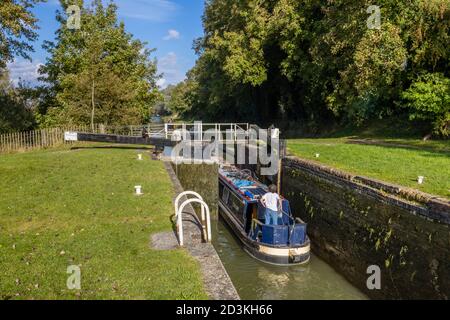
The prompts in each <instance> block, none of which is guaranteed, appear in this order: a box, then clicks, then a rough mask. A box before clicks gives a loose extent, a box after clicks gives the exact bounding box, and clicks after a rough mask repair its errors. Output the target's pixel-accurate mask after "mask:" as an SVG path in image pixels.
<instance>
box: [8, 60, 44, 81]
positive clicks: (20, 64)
mask: <svg viewBox="0 0 450 320" xmlns="http://www.w3.org/2000/svg"><path fill="white" fill-rule="evenodd" d="M41 65H42V63H41V62H40V61H34V62H30V61H28V60H23V59H20V60H15V61H14V62H12V63H9V64H8V69H9V76H10V78H11V81H12V82H13V83H14V84H15V85H17V84H18V83H19V80H22V81H25V82H28V83H30V84H31V85H36V84H38V80H37V78H38V77H39V73H38V70H39V67H40V66H41Z"/></svg>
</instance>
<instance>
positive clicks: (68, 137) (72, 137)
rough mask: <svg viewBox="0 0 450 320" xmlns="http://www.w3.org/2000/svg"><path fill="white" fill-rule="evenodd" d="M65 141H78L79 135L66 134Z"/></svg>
mask: <svg viewBox="0 0 450 320" xmlns="http://www.w3.org/2000/svg"><path fill="white" fill-rule="evenodd" d="M64 140H65V141H78V133H76V132H70V131H67V132H64Z"/></svg>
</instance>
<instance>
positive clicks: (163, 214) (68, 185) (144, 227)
mask: <svg viewBox="0 0 450 320" xmlns="http://www.w3.org/2000/svg"><path fill="white" fill-rule="evenodd" d="M136 153H137V152H136V151H135V150H126V149H124V150H121V149H82V150H73V151H67V150H60V151H39V152H31V153H24V154H11V155H0V192H1V198H0V298H1V299H54V298H55V299H80V298H81V299H203V298H207V297H206V294H205V292H204V289H203V286H202V281H201V275H200V271H199V267H198V264H197V263H196V262H195V261H194V260H193V259H192V258H191V257H190V256H189V255H188V254H187V252H186V251H184V250H183V249H177V250H172V251H156V250H152V249H151V248H150V236H151V234H152V233H155V232H159V231H162V230H170V229H171V223H170V220H169V217H170V215H171V214H172V210H173V209H172V204H171V199H172V195H173V190H172V186H171V183H170V180H169V177H168V175H167V173H166V171H165V170H164V167H163V165H162V163H161V162H157V161H151V160H150V159H149V157H144V161H136ZM137 184H139V185H142V186H143V191H144V193H145V194H144V195H143V196H140V197H137V196H135V195H134V194H133V192H134V186H135V185H137ZM70 265H79V266H80V268H81V287H82V288H81V290H80V291H77V290H68V289H67V286H66V281H67V277H68V276H69V275H68V274H67V273H66V271H67V267H68V266H70Z"/></svg>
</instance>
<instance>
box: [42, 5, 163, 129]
mask: <svg viewBox="0 0 450 320" xmlns="http://www.w3.org/2000/svg"><path fill="white" fill-rule="evenodd" d="M61 5H62V8H63V10H64V11H63V13H61V12H59V13H58V14H57V20H58V21H60V23H61V25H60V28H59V30H58V31H57V39H56V43H51V42H47V43H46V44H45V47H46V48H47V50H48V51H49V53H50V58H49V59H48V60H47V61H46V64H45V65H44V66H43V67H42V68H41V70H40V72H41V74H42V80H44V81H45V82H47V90H46V92H47V94H46V97H45V101H44V103H45V104H44V105H45V107H44V108H42V112H43V113H45V114H46V117H44V123H45V124H47V125H49V124H52V125H55V124H63V123H72V124H93V123H94V122H96V123H104V124H130V123H141V122H143V121H144V119H145V118H147V117H148V115H149V114H150V111H151V110H150V108H151V106H152V105H153V104H154V101H155V100H156V97H157V96H158V93H157V87H156V80H157V79H158V76H157V74H156V63H155V62H154V61H150V60H149V56H150V54H151V52H152V50H149V49H146V48H145V45H146V44H145V43H142V42H140V41H139V40H135V39H133V38H132V35H131V34H129V33H127V32H126V31H125V25H124V24H123V23H119V22H118V19H117V7H116V6H115V5H114V4H113V3H109V4H108V5H107V6H103V4H102V1H101V0H96V1H93V3H92V7H91V8H86V7H83V1H81V0H80V1H78V5H79V6H80V7H81V8H82V10H81V29H80V30H69V29H68V28H67V26H66V16H65V13H64V12H65V9H66V8H67V5H66V4H65V1H61Z"/></svg>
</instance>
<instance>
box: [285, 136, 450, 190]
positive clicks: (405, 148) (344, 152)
mask: <svg viewBox="0 0 450 320" xmlns="http://www.w3.org/2000/svg"><path fill="white" fill-rule="evenodd" d="M349 142H351V139H348V138H334V139H293V140H289V142H288V150H289V152H290V153H292V154H294V155H297V156H299V157H301V158H305V159H310V160H315V161H319V162H321V163H324V164H327V165H330V166H333V167H335V168H338V169H341V170H345V171H348V172H350V173H353V174H357V175H363V176H367V177H372V178H375V179H379V180H385V181H387V182H391V183H395V184H399V185H402V186H406V187H410V188H414V189H418V190H421V191H423V192H427V193H431V194H436V195H440V196H444V197H450V142H448V141H436V142H432V143H427V142H423V141H419V140H413V139H389V140H383V141H382V142H383V143H387V144H391V145H360V144H352V143H349ZM316 154H320V156H319V158H316ZM418 176H424V177H425V182H424V184H421V185H419V184H418V183H417V177H418Z"/></svg>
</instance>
